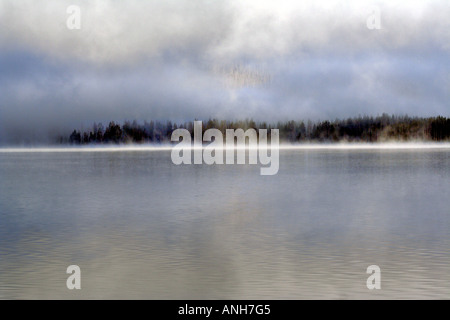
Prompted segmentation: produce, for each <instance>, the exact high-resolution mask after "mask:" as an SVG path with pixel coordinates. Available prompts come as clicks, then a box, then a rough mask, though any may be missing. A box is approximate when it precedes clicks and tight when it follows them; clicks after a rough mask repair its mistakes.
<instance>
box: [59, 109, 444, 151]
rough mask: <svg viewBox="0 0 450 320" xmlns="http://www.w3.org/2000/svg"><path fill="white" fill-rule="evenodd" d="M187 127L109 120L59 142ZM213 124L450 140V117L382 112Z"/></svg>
mask: <svg viewBox="0 0 450 320" xmlns="http://www.w3.org/2000/svg"><path fill="white" fill-rule="evenodd" d="M178 128H184V129H187V130H188V131H189V132H191V135H192V136H193V132H194V123H193V122H185V123H172V122H171V121H166V122H161V121H149V122H148V121H144V122H143V123H138V121H136V120H135V121H133V122H130V121H125V122H124V123H123V124H119V123H116V122H114V121H111V122H110V123H109V124H108V126H106V127H104V126H103V125H102V124H101V123H94V124H93V126H92V127H91V128H90V129H88V130H87V131H80V130H73V132H72V133H71V135H70V136H69V137H66V138H64V137H61V138H60V142H61V143H71V144H91V143H96V144H103V143H115V144H119V143H166V142H170V137H171V135H172V132H173V131H174V130H176V129H178ZM210 128H215V129H219V130H220V131H221V132H222V133H223V134H225V130H226V129H239V128H242V129H244V130H247V129H249V128H253V129H256V130H258V129H269V130H270V129H279V132H280V140H281V141H284V142H292V143H295V142H339V141H349V142H383V141H392V140H395V141H414V140H419V141H446V140H450V118H446V117H441V116H439V117H430V118H420V117H409V116H407V115H406V116H394V115H387V114H383V115H381V116H377V117H369V116H360V117H354V118H348V119H336V120H334V121H328V120H326V121H316V122H313V121H310V120H308V121H302V120H299V121H294V120H291V121H284V122H277V123H267V122H256V121H254V120H252V119H246V120H237V121H226V120H217V119H209V120H207V121H203V131H205V130H207V129H210Z"/></svg>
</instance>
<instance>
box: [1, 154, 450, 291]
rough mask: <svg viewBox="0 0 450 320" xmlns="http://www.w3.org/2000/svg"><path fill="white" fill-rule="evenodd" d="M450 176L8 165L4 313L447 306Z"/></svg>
mask: <svg viewBox="0 0 450 320" xmlns="http://www.w3.org/2000/svg"><path fill="white" fill-rule="evenodd" d="M449 164H450V151H445V150H427V151H418V150H402V151H392V150H391V151H386V150H284V151H282V152H281V154H280V171H279V173H278V174H277V175H276V176H270V177H268V176H260V175H259V167H258V166H249V165H242V166H226V165H223V166H194V165H192V166H175V165H173V164H172V163H171V161H170V153H169V152H166V151H162V152H132V151H130V152H108V153H96V152H92V153H45V154H39V153H36V154H35V153H33V154H20V153H8V154H0V177H1V180H0V298H8V299H9V298H44V299H46V298H70V299H72V298H85V299H89V298H113V299H114V298H155V299H156V298H161V299H197V298H203V299H204V298H207V299H209V298H225V299H230V298H234V299H240V298H254V299H260V298H267V299H278V298H287V299H298V298H449V297H450V296H449V292H450V291H449V289H450V271H449V268H448V264H449V262H450V250H449V248H450V232H449V230H450V229H449V227H450V221H449V214H450V213H449V211H448V207H449V200H448V190H449V187H450V183H449V181H450V179H449V178H450V169H449ZM71 264H77V265H79V266H80V267H81V270H82V290H80V291H69V290H67V289H66V286H65V284H66V279H67V275H66V273H65V270H66V268H67V266H68V265H71ZM372 264H377V265H379V266H380V267H381V271H382V290H380V291H369V290H368V289H367V288H366V279H367V276H368V275H367V274H366V273H365V271H366V268H367V266H369V265H372Z"/></svg>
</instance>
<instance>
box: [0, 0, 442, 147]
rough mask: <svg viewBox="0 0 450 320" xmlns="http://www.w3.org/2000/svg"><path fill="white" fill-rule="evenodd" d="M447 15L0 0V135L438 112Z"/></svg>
mask: <svg viewBox="0 0 450 320" xmlns="http://www.w3.org/2000/svg"><path fill="white" fill-rule="evenodd" d="M72 4H75V5H79V6H80V8H81V14H82V16H81V29H80V30H68V29H67V27H66V19H67V17H68V14H67V13H66V8H67V7H68V6H69V5H72ZM373 6H377V7H378V8H379V9H380V13H381V26H382V28H381V29H380V30H369V29H368V28H367V27H366V20H367V18H368V17H369V15H371V14H372V13H373V11H372V9H373ZM449 16H450V4H449V2H448V1H440V0H437V1H418V0H417V1H408V2H405V1H397V0H394V1H360V0H358V1H357V0H352V1H347V2H343V1H333V0H329V1H325V0H322V1H287V0H280V1H276V2H273V1H268V0H259V1H256V0H254V1H245V2H243V1H234V0H233V1H220V2H218V1H207V0H202V1H188V0H176V1H175V0H170V1H162V0H161V1H145V2H144V1H138V0H130V1H126V2H125V1H117V0H116V1H114V0H110V1H81V0H77V1H75V0H74V1H65V0H62V1H41V0H21V1H20V0H15V1H2V2H0V27H1V28H0V70H1V73H0V142H4V143H8V142H21V141H26V140H36V141H39V140H41V141H42V140H46V139H47V137H49V136H52V135H54V134H55V132H61V133H66V132H68V131H69V130H70V129H72V128H73V127H80V126H88V125H90V124H91V123H92V122H93V121H104V122H106V121H109V120H119V121H122V120H125V119H130V120H131V119H142V120H149V119H172V120H175V121H185V120H188V121H191V120H193V119H194V118H207V117H219V118H228V119H236V118H246V117H253V118H255V119H259V120H269V121H270V120H283V119H289V118H294V119H305V118H312V119H319V118H320V119H325V118H331V119H333V118H335V117H347V116H353V115H358V114H374V115H376V114H380V113H382V112H388V113H403V114H404V113H408V114H410V115H420V116H434V115H437V114H442V115H447V116H449V115H450V112H449V103H448V101H450V100H449V98H450V91H449V88H450V76H449V70H450V59H449V54H450V20H449V19H448V17H449ZM218 70H219V71H218ZM233 70H234V71H233ZM236 70H237V71H236ZM228 71H229V72H228ZM261 75H263V76H264V77H265V78H264V79H266V80H267V81H261V82H260V83H252V81H250V82H249V81H248V79H259V78H260V77H261ZM230 81H231V82H233V81H234V82H235V83H234V84H235V85H230ZM30 137H31V138H30Z"/></svg>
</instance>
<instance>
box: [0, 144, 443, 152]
mask: <svg viewBox="0 0 450 320" xmlns="http://www.w3.org/2000/svg"><path fill="white" fill-rule="evenodd" d="M175 146H176V144H174V145H169V144H164V145H155V144H142V145H140V144H130V145H85V146H80V145H77V146H69V145H68V146H64V147H60V146H58V147H56V146H39V147H12V146H8V147H0V153H44V152H49V153H51V152H53V153H70V152H136V151H140V152H150V151H171V150H172V149H173V148H174V147H175ZM205 146H207V144H205V145H204V146H203V147H201V149H204V148H205ZM243 148H245V149H249V150H250V149H258V146H246V147H240V146H235V147H234V149H243ZM187 149H188V150H189V149H190V150H195V149H199V148H194V147H191V148H187ZM226 149H227V148H226V147H224V148H223V150H226ZM268 149H269V150H270V147H269V148H268ZM278 149H279V150H432V149H435V150H436V149H437V150H439V149H444V150H446V149H450V142H374V143H367V142H362V143H361V142H354V143H352V142H349V143H348V142H345V143H340V142H336V143H299V144H280V145H279V146H278Z"/></svg>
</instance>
